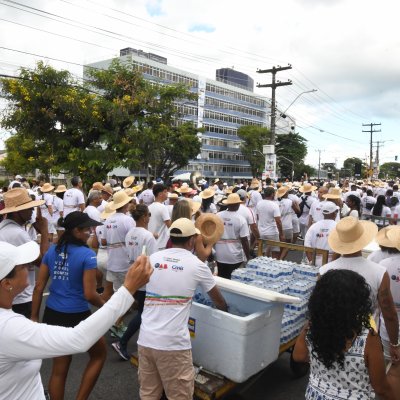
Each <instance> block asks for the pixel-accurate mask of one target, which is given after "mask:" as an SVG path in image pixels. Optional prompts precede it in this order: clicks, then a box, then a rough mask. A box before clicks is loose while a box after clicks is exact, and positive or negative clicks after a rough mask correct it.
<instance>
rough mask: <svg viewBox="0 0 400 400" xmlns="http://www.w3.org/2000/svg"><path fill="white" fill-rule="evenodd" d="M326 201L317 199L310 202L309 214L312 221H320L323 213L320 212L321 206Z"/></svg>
mask: <svg viewBox="0 0 400 400" xmlns="http://www.w3.org/2000/svg"><path fill="white" fill-rule="evenodd" d="M325 203H326V200H317V201H314V202H313V203H312V204H311V208H310V212H309V215H310V217H311V218H312V220H313V222H318V221H322V220H323V219H324V214H322V207H323V206H324V204H325Z"/></svg>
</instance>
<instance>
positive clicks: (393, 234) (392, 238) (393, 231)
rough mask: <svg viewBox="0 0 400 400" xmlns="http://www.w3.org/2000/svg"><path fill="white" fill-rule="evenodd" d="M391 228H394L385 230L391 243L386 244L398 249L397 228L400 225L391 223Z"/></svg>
mask: <svg viewBox="0 0 400 400" xmlns="http://www.w3.org/2000/svg"><path fill="white" fill-rule="evenodd" d="M392 228H394V229H390V230H388V232H387V237H388V239H389V241H390V243H391V245H390V246H387V247H396V249H397V250H400V229H399V228H400V226H397V225H392ZM396 228H397V229H396ZM382 230H383V229H382ZM378 243H379V242H378ZM379 244H380V243H379ZM382 246H385V245H382Z"/></svg>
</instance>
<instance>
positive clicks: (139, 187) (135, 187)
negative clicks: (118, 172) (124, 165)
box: [132, 185, 143, 193]
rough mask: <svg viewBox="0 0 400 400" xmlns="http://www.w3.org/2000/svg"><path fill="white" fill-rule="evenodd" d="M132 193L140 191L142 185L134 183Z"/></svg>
mask: <svg viewBox="0 0 400 400" xmlns="http://www.w3.org/2000/svg"><path fill="white" fill-rule="evenodd" d="M132 190H133V193H137V192H141V191H142V190H143V185H136V186H134V187H133V188H132Z"/></svg>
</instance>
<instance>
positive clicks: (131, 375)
mask: <svg viewBox="0 0 400 400" xmlns="http://www.w3.org/2000/svg"><path fill="white" fill-rule="evenodd" d="M291 254H292V255H291V257H290V259H292V260H295V259H297V260H296V261H299V259H300V257H301V255H300V254H299V253H297V254H295V253H291ZM132 315H133V314H132ZM130 318H131V316H129V315H128V316H127V321H129V319H130ZM127 321H126V322H127ZM106 339H107V343H108V354H107V361H106V364H105V366H104V368H103V371H102V373H101V376H100V378H99V381H98V382H97V384H96V386H95V388H94V390H93V392H92V395H91V397H90V399H91V400H114V399H115V400H117V399H118V400H125V399H127V400H128V399H129V400H138V399H139V390H138V380H137V370H136V368H135V367H133V366H131V364H130V363H129V362H128V361H122V360H121V359H120V358H119V356H118V355H117V354H116V353H115V352H114V350H113V349H112V348H111V343H112V342H113V341H114V340H115V339H113V338H111V337H110V334H109V333H107V334H106ZM136 339H137V336H134V337H133V338H132V339H131V342H130V343H129V347H128V350H129V351H130V352H133V351H135V350H136ZM87 360H88V357H87V355H86V354H78V355H76V356H74V357H73V361H72V364H71V368H70V371H69V375H68V381H67V386H66V392H65V400H72V399H74V398H75V394H76V392H77V388H78V387H79V383H80V379H81V375H82V372H83V370H84V368H85V365H86V363H87ZM50 372H51V360H44V361H43V365H42V370H41V373H42V380H43V385H44V387H45V388H46V387H47V382H48V378H49V376H50ZM307 381H308V378H307V377H303V378H300V379H296V378H294V377H293V374H292V373H291V370H290V368H289V355H288V354H287V353H285V354H283V355H282V356H281V357H280V358H279V359H278V360H277V361H276V362H274V363H273V364H271V365H270V366H268V367H267V368H266V369H265V370H264V371H263V372H262V373H260V374H259V375H257V377H256V378H254V379H250V380H249V381H248V382H246V383H244V384H241V385H239V386H238V388H237V390H235V391H234V392H233V393H232V394H231V395H230V396H228V398H229V400H300V399H304V392H305V388H306V386H307Z"/></svg>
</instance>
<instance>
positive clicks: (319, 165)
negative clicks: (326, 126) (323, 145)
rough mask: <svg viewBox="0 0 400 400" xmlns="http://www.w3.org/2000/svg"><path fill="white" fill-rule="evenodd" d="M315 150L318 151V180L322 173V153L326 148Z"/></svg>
mask: <svg viewBox="0 0 400 400" xmlns="http://www.w3.org/2000/svg"><path fill="white" fill-rule="evenodd" d="M315 151H318V180H319V177H320V173H321V153H322V152H323V151H324V150H320V149H317V150H315Z"/></svg>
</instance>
